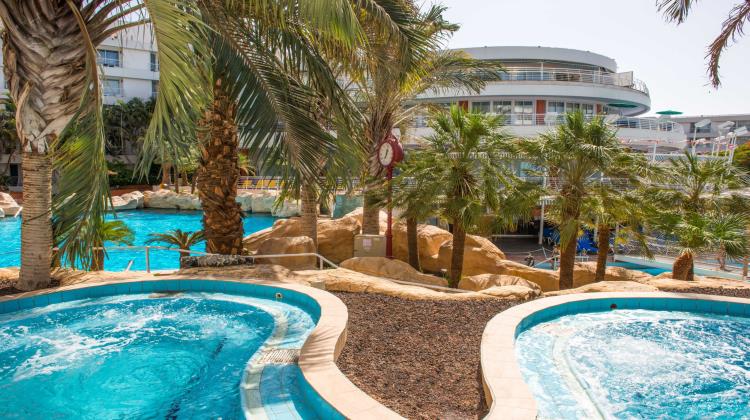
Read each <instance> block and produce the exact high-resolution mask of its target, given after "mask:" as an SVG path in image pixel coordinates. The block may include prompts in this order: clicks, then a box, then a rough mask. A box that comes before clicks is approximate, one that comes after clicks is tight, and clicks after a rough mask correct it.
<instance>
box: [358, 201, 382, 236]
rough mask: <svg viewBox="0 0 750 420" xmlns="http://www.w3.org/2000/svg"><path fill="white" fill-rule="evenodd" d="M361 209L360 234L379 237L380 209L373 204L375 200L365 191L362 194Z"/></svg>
mask: <svg viewBox="0 0 750 420" xmlns="http://www.w3.org/2000/svg"><path fill="white" fill-rule="evenodd" d="M364 196H365V197H364V203H363V207H362V233H363V234H364V235H380V207H378V206H377V205H375V204H373V202H374V201H375V200H373V199H372V198H371V194H370V193H368V191H367V190H365V192H364Z"/></svg>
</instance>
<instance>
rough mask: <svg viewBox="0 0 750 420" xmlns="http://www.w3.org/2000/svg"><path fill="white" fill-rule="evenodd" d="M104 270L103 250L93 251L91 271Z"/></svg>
mask: <svg viewBox="0 0 750 420" xmlns="http://www.w3.org/2000/svg"><path fill="white" fill-rule="evenodd" d="M102 270H104V250H103V249H99V250H96V251H94V260H93V261H92V262H91V271H102Z"/></svg>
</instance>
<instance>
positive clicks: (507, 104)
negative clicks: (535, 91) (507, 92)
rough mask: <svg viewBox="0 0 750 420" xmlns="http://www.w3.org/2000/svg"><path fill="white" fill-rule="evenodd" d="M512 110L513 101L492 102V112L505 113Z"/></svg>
mask: <svg viewBox="0 0 750 420" xmlns="http://www.w3.org/2000/svg"><path fill="white" fill-rule="evenodd" d="M512 111H513V102H511V101H494V102H492V112H494V113H495V114H503V115H507V114H510V113H511V112H512Z"/></svg>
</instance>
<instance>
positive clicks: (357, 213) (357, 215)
mask: <svg viewBox="0 0 750 420" xmlns="http://www.w3.org/2000/svg"><path fill="white" fill-rule="evenodd" d="M362 213H363V209H362V207H360V208H358V209H356V210H354V211H352V212H350V213H347V214H345V215H344V217H342V219H345V218H349V217H351V218H354V219H356V220H357V222H359V225H360V226H362ZM379 222H380V234H381V235H382V234H384V233H385V231H386V229H387V228H388V214H387V213H386V212H384V211H382V210H381V211H380V219H379Z"/></svg>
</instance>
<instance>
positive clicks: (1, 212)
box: [0, 209, 5, 217]
mask: <svg viewBox="0 0 750 420" xmlns="http://www.w3.org/2000/svg"><path fill="white" fill-rule="evenodd" d="M0 217H5V211H3V209H0Z"/></svg>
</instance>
